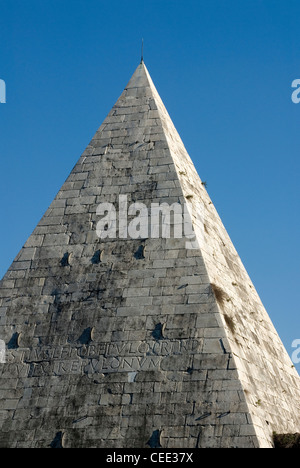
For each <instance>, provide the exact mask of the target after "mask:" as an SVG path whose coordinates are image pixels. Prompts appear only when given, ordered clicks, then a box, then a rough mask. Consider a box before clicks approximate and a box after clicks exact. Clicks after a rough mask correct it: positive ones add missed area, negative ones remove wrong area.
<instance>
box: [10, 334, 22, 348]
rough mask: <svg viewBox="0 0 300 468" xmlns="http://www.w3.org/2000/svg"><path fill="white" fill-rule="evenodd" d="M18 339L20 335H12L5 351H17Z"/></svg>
mask: <svg viewBox="0 0 300 468" xmlns="http://www.w3.org/2000/svg"><path fill="white" fill-rule="evenodd" d="M19 337H20V333H17V332H16V333H14V334H13V336H12V337H11V339H10V340H9V342H8V343H7V349H18V348H19Z"/></svg>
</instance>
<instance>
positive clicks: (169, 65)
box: [0, 0, 300, 370]
mask: <svg viewBox="0 0 300 468" xmlns="http://www.w3.org/2000/svg"><path fill="white" fill-rule="evenodd" d="M299 18H300V3H299V1H298V0H296V1H294V0H270V1H268V0H251V1H250V0H243V1H242V2H241V1H240V0H227V1H225V0H206V1H203V0H185V1H178V0H172V1H171V0H159V1H158V0H153V1H149V0H144V1H141V0H139V1H136V0H127V1H124V0H123V1H119V0H110V1H102V0H97V1H96V0H85V1H82V0H72V1H69V0H26V1H25V0H23V1H21V0H0V79H3V80H5V82H6V86H7V103H6V104H0V135H1V138H0V182H1V183H0V199H1V205H0V219H1V230H0V260H1V261H0V277H2V275H3V274H4V273H5V272H6V270H7V268H8V267H9V265H10V264H11V262H12V260H13V259H14V257H15V256H16V254H17V253H18V251H19V250H20V248H21V247H22V245H23V244H24V243H25V241H26V239H27V238H28V236H29V235H30V234H31V232H32V231H33V229H34V228H35V226H36V224H37V223H38V221H39V219H40V218H41V217H42V215H43V213H44V212H45V211H46V209H47V207H48V206H49V204H50V203H51V201H52V200H53V198H54V196H55V195H56V193H57V191H58V190H59V188H60V187H61V185H62V184H63V182H64V180H65V179H66V177H67V176H68V174H69V172H70V171H71V169H72V167H73V166H74V164H75V163H76V161H77V160H78V158H79V157H80V154H81V153H82V151H83V150H84V149H85V147H86V146H87V144H88V142H89V141H90V139H91V138H92V136H93V135H94V133H95V131H96V130H97V128H98V127H99V126H100V124H101V123H102V121H103V120H104V118H105V117H106V115H107V113H108V112H109V110H110V109H111V107H112V106H113V104H114V103H115V101H116V100H117V98H118V97H119V95H120V94H121V92H122V90H123V89H124V87H125V85H126V84H127V82H128V80H129V78H130V77H131V75H132V73H133V72H134V70H135V68H136V67H137V65H138V63H139V60H140V49H141V38H142V37H143V38H144V40H145V48H144V58H145V63H146V65H147V67H148V70H149V72H150V74H151V76H152V79H153V81H154V83H155V85H156V87H157V89H158V91H159V93H160V95H161V97H162V99H163V101H164V103H165V105H166V107H167V109H168V111H169V113H170V115H171V117H172V119H173V121H174V123H175V126H176V127H177V129H178V131H179V133H180V135H181V137H182V139H183V141H184V143H185V145H186V147H187V150H188V152H189V154H190V156H191V157H192V159H193V161H194V163H195V165H196V168H197V170H198V172H199V174H200V176H201V178H202V180H205V181H207V183H208V192H209V194H210V196H211V198H212V200H213V202H214V204H215V206H216V208H217V210H218V211H219V214H220V216H221V218H222V219H223V222H224V224H225V226H226V227H227V230H228V232H229V234H230V236H231V238H232V240H233V242H234V244H235V246H236V248H237V250H238V252H239V254H240V256H241V258H242V260H243V262H244V264H245V266H246V268H247V270H248V272H249V274H250V276H251V278H252V280H253V282H254V284H255V286H256V288H257V290H258V292H259V294H260V296H261V299H262V301H263V303H264V305H265V306H266V308H267V310H268V312H269V314H270V316H271V318H272V320H273V322H274V324H275V326H276V328H277V330H278V332H279V335H280V336H281V338H282V340H283V342H284V344H285V346H286V348H287V350H288V352H289V354H291V353H292V352H293V349H292V348H291V343H292V341H293V340H295V339H300V326H299V303H300V287H299V284H300V274H299V259H300V255H299V254H300V242H299V239H300V221H299V211H300V206H299V204H300V203H299V202H300V196H299V191H300V189H299V176H300V161H299V159H300V158H299V149H300V131H299V130H300V104H298V105H296V104H293V103H292V100H291V94H292V88H291V83H292V81H293V80H295V79H300V28H299ZM297 368H298V370H300V366H297Z"/></svg>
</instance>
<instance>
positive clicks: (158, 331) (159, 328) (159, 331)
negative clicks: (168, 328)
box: [151, 323, 164, 341]
mask: <svg viewBox="0 0 300 468" xmlns="http://www.w3.org/2000/svg"><path fill="white" fill-rule="evenodd" d="M163 332H164V325H162V324H161V323H158V324H157V325H155V328H154V330H153V332H152V333H151V334H152V336H153V338H154V339H155V340H157V341H159V340H163V339H164V335H163Z"/></svg>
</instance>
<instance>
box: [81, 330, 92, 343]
mask: <svg viewBox="0 0 300 468" xmlns="http://www.w3.org/2000/svg"><path fill="white" fill-rule="evenodd" d="M78 341H79V343H80V344H82V345H89V344H90V342H91V341H92V328H90V327H89V328H86V329H85V330H84V331H83V332H82V334H81V335H80V337H79V338H78Z"/></svg>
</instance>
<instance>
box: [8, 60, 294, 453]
mask: <svg viewBox="0 0 300 468" xmlns="http://www.w3.org/2000/svg"><path fill="white" fill-rule="evenodd" d="M162 204H165V205H164V207H167V206H169V207H171V206H172V209H173V210H174V215H173V211H172V212H171V215H170V216H168V211H165V212H164V214H163V216H162V220H161V219H160V217H159V216H158V217H157V211H155V210H157V207H158V206H159V207H161V206H162ZM110 207H113V208H114V210H115V211H114V210H113V209H111V210H110ZM177 210H178V213H177ZM180 210H181V211H180ZM175 212H176V213H177V215H176V216H175ZM200 212H201V213H200ZM153 213H154V215H153ZM155 213H156V215H155ZM186 218H187V219H189V220H191V221H192V223H193V228H194V232H192V233H191V232H190V231H188V229H187V231H188V234H186V235H181V236H180V232H181V231H180V229H179V230H178V229H177V228H178V226H180V225H181V224H180V223H181V222H182V224H183V225H184V222H183V219H186ZM186 224H187V225H188V224H189V223H188V222H187V223H186ZM145 226H148V228H147V229H145ZM176 226H177V228H176ZM169 227H170V228H171V229H170V231H168V228H169ZM175 228H176V229H177V231H175ZM175 232H176V233H177V234H176V235H175ZM182 232H184V229H182ZM172 233H173V235H172ZM193 235H195V236H196V237H195V238H194V239H193V241H192V242H190V241H191V239H192V238H193ZM0 339H1V340H2V343H3V342H5V350H4V351H5V359H2V361H1V360H0V362H2V364H0V427H1V429H0V446H1V447H34V448H38V447H53V448H60V447H66V448H67V447H106V448H122V447H125V448H134V447H138V448H143V447H149V446H150V447H153V448H158V447H163V448H173V447H176V448H180V447H182V448H202V447H217V448H225V447H246V448H248V447H271V446H272V433H273V431H276V432H277V433H294V432H300V425H299V424H300V423H299V421H300V410H299V407H300V403H299V402H300V391H299V376H298V374H297V372H296V371H295V369H294V368H293V365H292V362H291V361H290V359H289V357H288V354H287V352H286V351H285V349H284V347H283V345H282V343H281V341H280V339H279V337H278V335H277V332H276V330H275V329H274V327H273V325H272V323H271V321H270V318H269V317H268V314H267V313H266V311H265V309H264V307H263V305H262V304H261V301H260V299H259V297H258V295H257V293H256V291H255V288H254V286H253V284H252V283H251V280H250V279H249V277H248V275H247V273H246V270H245V269H244V267H243V265H242V263H241V260H240V258H239V256H238V254H237V252H236V251H235V249H234V247H233V245H232V242H231V240H230V238H229V236H228V234H227V232H226V231H225V228H224V226H223V224H222V222H221V220H220V218H219V217H218V214H217V212H216V210H215V208H214V206H213V204H212V202H211V200H210V198H209V196H208V194H207V192H206V190H205V187H204V185H203V184H202V183H201V180H200V179H199V176H198V175H197V172H196V170H195V168H194V166H193V163H192V161H191V159H190V157H189V156H188V154H187V152H186V150H185V148H184V145H183V143H182V141H181V139H180V137H179V135H178V133H177V131H176V130H175V128H174V125H173V124H172V121H171V119H170V117H169V115H168V113H167V111H166V109H165V107H164V105H163V103H162V101H161V99H160V97H159V95H158V93H157V91H156V89H155V87H154V85H153V83H152V80H151V78H150V76H149V73H148V71H147V69H146V67H145V65H144V63H141V64H140V65H139V67H138V68H137V70H136V71H135V73H134V75H133V77H132V79H131V80H130V82H129V84H128V85H127V87H126V88H125V90H124V92H123V94H122V95H121V97H120V98H119V100H118V101H117V103H116V104H115V106H114V107H113V109H112V110H111V112H110V113H109V115H108V117H107V118H106V119H105V121H104V122H103V124H102V125H101V127H100V129H99V130H98V131H97V133H96V135H95V136H94V138H93V140H92V141H91V143H90V144H89V145H88V147H87V149H86V151H85V152H84V153H83V155H82V156H81V158H80V160H79V162H78V163H77V164H76V166H75V167H74V169H73V170H72V172H71V174H70V176H69V178H68V179H67V181H66V182H65V184H64V185H63V187H62V188H61V190H60V191H59V193H58V195H57V197H56V198H55V200H54V201H53V203H52V204H51V206H50V208H49V209H48V211H47V212H46V214H45V215H44V217H43V218H42V220H41V221H40V223H39V224H38V226H37V227H36V229H35V231H34V232H33V234H32V235H31V236H30V238H29V239H28V241H27V242H26V244H25V246H24V247H23V249H22V250H21V252H20V253H19V255H18V256H17V258H16V259H15V261H14V262H13V264H12V265H11V267H10V269H9V270H8V272H7V274H6V275H5V276H4V278H3V280H2V281H1V284H0ZM2 358H3V356H2ZM4 361H5V362H4Z"/></svg>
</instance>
